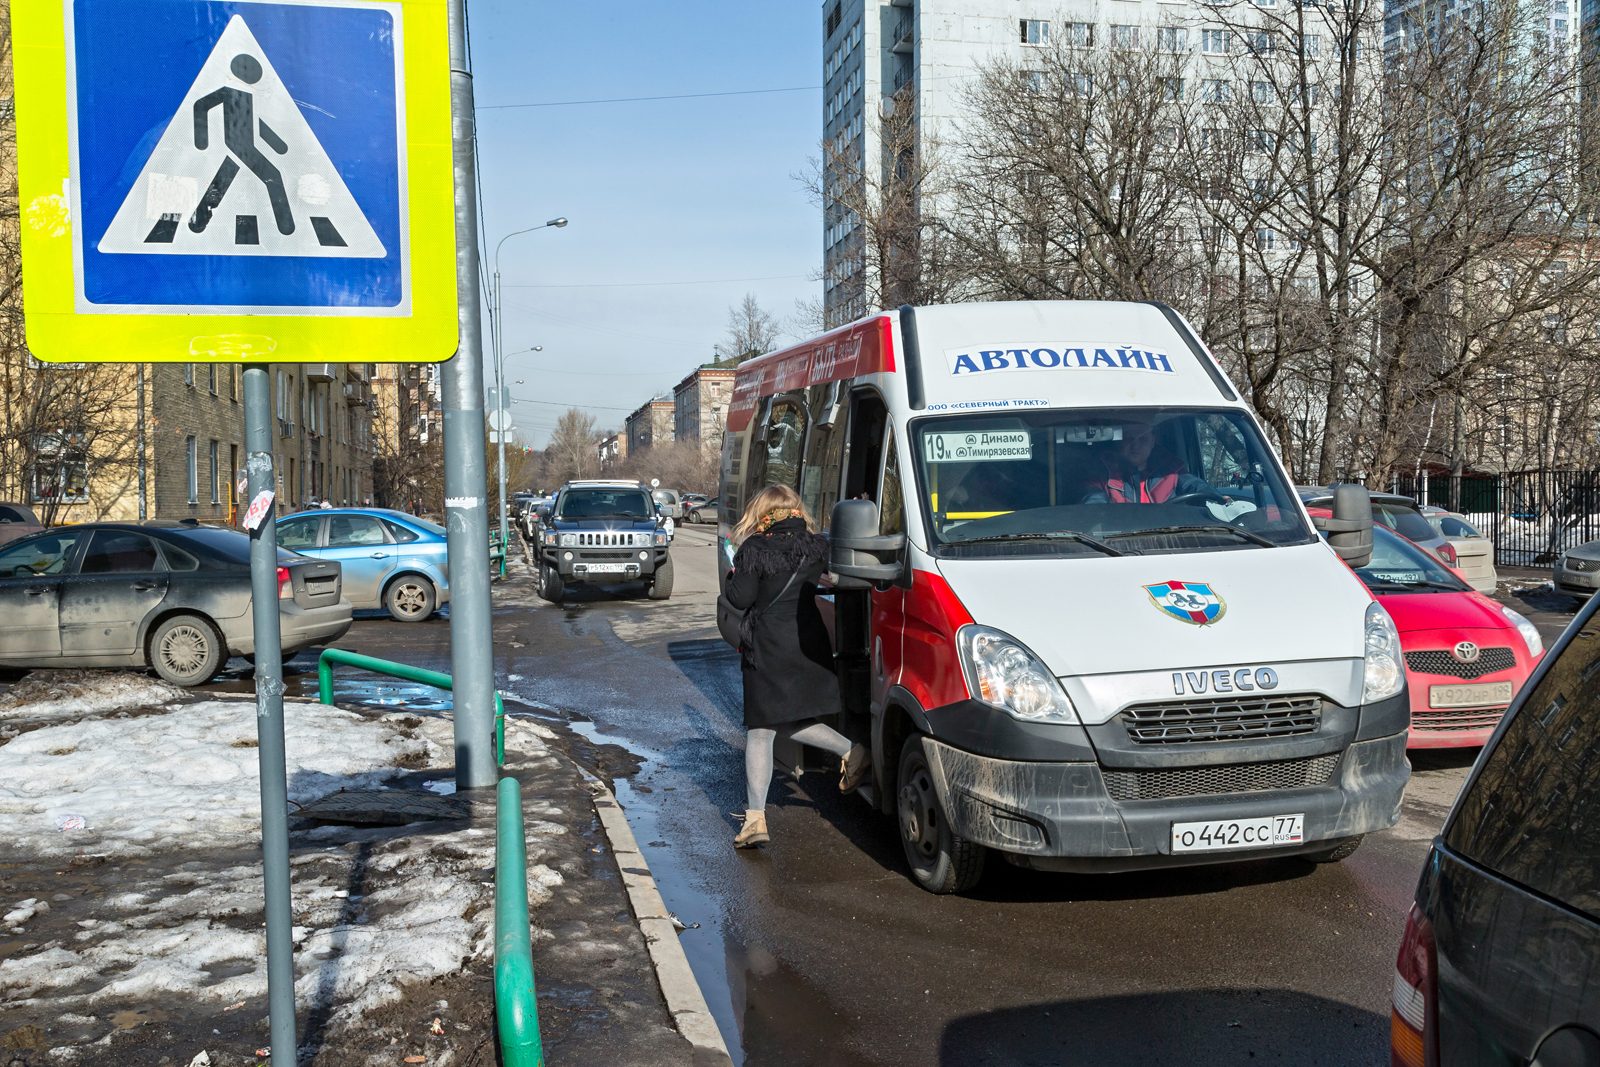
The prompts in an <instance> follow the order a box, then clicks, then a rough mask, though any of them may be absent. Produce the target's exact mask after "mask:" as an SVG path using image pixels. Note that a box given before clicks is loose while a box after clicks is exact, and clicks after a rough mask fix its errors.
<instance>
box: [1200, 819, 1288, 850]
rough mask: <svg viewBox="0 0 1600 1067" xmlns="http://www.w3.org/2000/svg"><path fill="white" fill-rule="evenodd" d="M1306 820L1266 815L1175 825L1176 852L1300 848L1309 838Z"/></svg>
mask: <svg viewBox="0 0 1600 1067" xmlns="http://www.w3.org/2000/svg"><path fill="white" fill-rule="evenodd" d="M1305 824H1306V817H1305V815H1304V814H1300V815H1264V816H1262V817H1261V818H1259V819H1223V820H1221V821H1219V822H1175V823H1173V824H1172V851H1173V852H1223V851H1232V850H1236V849H1243V848H1271V847H1273V846H1274V845H1298V844H1300V843H1301V842H1302V841H1304V840H1305V839H1306V835H1305Z"/></svg>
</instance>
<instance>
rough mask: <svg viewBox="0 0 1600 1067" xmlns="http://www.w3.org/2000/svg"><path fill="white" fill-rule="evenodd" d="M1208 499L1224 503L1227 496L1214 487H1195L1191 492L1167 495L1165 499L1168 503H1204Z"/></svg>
mask: <svg viewBox="0 0 1600 1067" xmlns="http://www.w3.org/2000/svg"><path fill="white" fill-rule="evenodd" d="M1210 501H1215V502H1216V503H1218V504H1226V503H1227V502H1228V498H1227V497H1225V496H1223V495H1222V494H1221V493H1219V492H1217V491H1216V490H1215V489H1196V490H1195V491H1194V492H1192V493H1184V494H1182V495H1181V496H1169V497H1167V499H1166V503H1168V504H1190V503H1193V504H1204V503H1207V502H1210Z"/></svg>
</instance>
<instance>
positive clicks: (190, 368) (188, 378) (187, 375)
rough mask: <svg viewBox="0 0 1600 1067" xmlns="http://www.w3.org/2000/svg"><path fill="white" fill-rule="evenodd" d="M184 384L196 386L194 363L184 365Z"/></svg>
mask: <svg viewBox="0 0 1600 1067" xmlns="http://www.w3.org/2000/svg"><path fill="white" fill-rule="evenodd" d="M183 384H184V385H193V384H194V364H193V363H185V364H184V365H183Z"/></svg>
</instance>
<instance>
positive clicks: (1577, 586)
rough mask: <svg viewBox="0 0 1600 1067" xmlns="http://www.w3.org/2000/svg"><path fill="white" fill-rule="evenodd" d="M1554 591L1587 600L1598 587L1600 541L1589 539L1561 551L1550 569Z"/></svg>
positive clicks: (1599, 579) (1599, 578) (1599, 582)
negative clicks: (1575, 546)
mask: <svg viewBox="0 0 1600 1067" xmlns="http://www.w3.org/2000/svg"><path fill="white" fill-rule="evenodd" d="M1550 584H1552V585H1554V586H1555V587H1556V592H1558V593H1566V594H1567V595H1568V596H1575V597H1577V598H1578V599H1579V600H1588V599H1589V598H1590V597H1592V596H1594V594H1595V590H1597V589H1600V541H1589V542H1587V543H1585V544H1581V545H1579V546H1578V547H1577V548H1569V549H1567V550H1566V551H1565V552H1563V553H1561V556H1560V558H1559V559H1557V560H1556V563H1555V567H1554V568H1553V569H1552V571H1551V575H1550Z"/></svg>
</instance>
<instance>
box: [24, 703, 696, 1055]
mask: <svg viewBox="0 0 1600 1067" xmlns="http://www.w3.org/2000/svg"><path fill="white" fill-rule="evenodd" d="M48 677H49V676H47V675H40V674H36V675H35V676H31V677H30V679H28V680H25V681H24V682H23V683H22V684H19V685H18V686H16V687H14V688H13V689H12V690H10V691H9V692H7V693H6V694H4V696H3V697H0V916H3V919H4V922H3V924H0V1015H3V1017H4V1019H5V1022H4V1024H3V1025H0V1065H3V1067H38V1065H42V1064H45V1063H50V1064H59V1063H85V1064H99V1063H106V1064H118V1065H119V1067H120V1065H124V1064H126V1065H134V1067H138V1065H144V1064H149V1065H151V1067H157V1065H162V1064H169V1065H176V1067H183V1065H185V1064H189V1063H191V1062H192V1061H193V1060H194V1059H195V1058H196V1057H197V1056H198V1054H199V1053H201V1052H202V1051H204V1052H205V1054H206V1055H205V1057H204V1058H203V1059H202V1060H201V1062H202V1063H205V1062H209V1063H210V1064H212V1065H214V1067H226V1065H229V1064H254V1063H260V1062H264V1059H263V1058H262V1057H258V1056H257V1055H256V1050H257V1049H259V1048H261V1047H262V1046H263V1043H264V1042H265V1040H266V1018H265V1014H266V1012H265V1003H266V982H265V963H264V932H263V931H262V929H261V926H262V911H261V879H260V852H259V842H258V838H257V836H256V828H257V827H258V826H259V793H258V787H257V777H256V773H257V772H256V752H255V748H254V715H253V711H254V707H253V702H251V701H248V700H238V699H232V700H208V699H204V698H203V695H202V697H201V698H200V699H197V698H196V694H193V693H189V692H184V691H181V690H172V689H171V688H170V687H166V686H164V685H162V684H161V683H159V682H156V681H154V680H153V679H149V678H144V677H142V676H138V675H131V674H112V673H107V672H89V673H87V674H82V675H77V676H76V677H72V676H60V675H58V676H56V677H57V678H58V679H60V678H62V677H65V678H66V681H65V684H63V683H62V682H60V681H59V680H58V681H57V682H54V683H50V682H48V681H41V678H44V679H48ZM286 720H287V734H288V751H289V753H290V766H289V777H290V797H291V800H293V801H294V802H295V803H297V804H301V805H306V804H310V803H312V802H313V801H314V800H316V799H317V798H319V797H325V796H327V795H330V794H337V793H339V792H340V791H341V790H345V791H350V792H355V791H358V790H369V791H373V792H374V793H375V794H378V795H381V794H382V793H383V792H390V791H392V792H396V793H398V792H400V791H406V792H408V793H410V795H413V796H416V795H421V796H423V797H428V796H432V795H434V794H436V793H438V792H441V791H445V790H448V788H449V784H446V783H449V781H450V773H451V772H450V770H449V763H450V761H451V759H452V752H453V749H452V745H451V724H450V721H449V719H448V717H447V715H445V714H440V713H437V712H431V711H429V712H421V711H416V712H412V713H407V712H406V711H405V710H402V709H395V710H392V711H377V710H374V709H369V708H360V707H349V708H333V707H326V706H323V705H320V704H315V703H309V702H303V701H301V702H293V703H290V704H289V705H288V706H287V708H286ZM566 747H567V745H566V742H565V741H564V740H563V739H562V738H561V737H559V736H558V735H557V734H556V733H555V732H554V731H552V730H550V729H549V728H547V727H545V726H543V725H540V724H538V723H534V722H530V721H526V720H520V721H515V720H514V721H510V722H508V725H507V748H508V750H509V757H510V758H509V760H508V765H507V768H506V770H507V773H510V774H514V775H515V776H516V777H517V778H518V779H519V780H520V781H521V782H522V786H523V796H524V805H525V812H524V815H525V820H526V829H527V837H528V862H529V897H530V906H531V913H532V922H533V926H534V931H533V936H534V964H535V971H536V974H537V981H538V986H539V993H540V998H539V1011H540V1021H541V1030H542V1032H543V1034H544V1042H545V1050H546V1054H547V1057H548V1058H549V1059H550V1061H551V1062H554V1063H559V1064H563V1065H566V1064H579V1065H587V1064H595V1065H597V1067H598V1065H603V1067H615V1065H616V1064H618V1063H629V1064H633V1063H640V1064H679V1063H683V1064H687V1063H690V1062H691V1061H692V1057H691V1055H690V1048H689V1045H688V1043H687V1042H686V1041H685V1040H684V1039H683V1038H682V1037H680V1036H679V1035H678V1034H677V1033H676V1031H674V1030H673V1029H672V1026H671V1022H670V1019H669V1017H668V1016H667V1014H666V1011H665V1009H664V1007H663V1005H662V1002H661V999H660V993H659V990H658V988H657V986H656V981H655V975H654V971H653V969H652V967H651V963H650V959H649V956H648V953H647V951H646V946H645V942H644V938H643V937H642V936H641V935H640V933H639V929H638V927H637V925H636V924H635V923H634V921H633V917H632V915H631V913H630V911H629V907H628V902H627V897H626V895H625V893H624V891H623V887H622V884H621V875H620V872H619V871H618V869H617V865H616V862H615V860H614V858H613V857H612V856H611V854H610V849H609V847H608V846H607V845H606V843H605V841H606V838H605V836H604V834H603V832H602V831H601V830H600V827H599V823H598V821H597V820H596V818H595V811H594V807H593V804H592V800H591V794H590V789H589V786H588V785H587V783H586V782H585V780H584V777H583V774H582V773H581V772H580V771H579V769H578V768H577V766H576V765H575V764H574V763H573V762H572V761H571V759H570V758H568V757H566V756H564V755H562V754H561V752H562V750H563V749H565V748H566ZM427 782H433V783H436V784H435V787H434V789H433V790H430V791H424V783H427ZM440 799H443V798H440ZM453 799H455V800H458V801H466V800H468V798H466V797H460V798H453ZM485 799H487V800H488V802H487V803H471V804H464V805H462V807H464V808H467V809H469V810H468V811H459V810H458V811H456V812H454V813H453V814H454V815H455V816H456V817H454V818H449V819H446V820H443V821H427V822H417V823H411V824H408V825H404V826H382V825H370V824H368V825H361V826H352V825H337V824H322V825H315V824H312V825H307V824H305V823H304V822H298V823H297V824H296V825H298V826H300V828H299V829H296V830H295V831H294V833H293V834H292V836H291V849H292V862H293V864H294V901H293V907H294V922H295V924H296V926H295V940H296V961H295V962H296V993H297V1003H298V1008H299V1013H298V1014H299V1018H298V1020H297V1027H298V1033H299V1035H300V1040H301V1062H302V1063H307V1064H315V1065H340V1067H342V1065H351V1067H355V1065H367V1064H387V1063H395V1064H400V1063H425V1064H434V1065H453V1067H469V1065H488V1064H493V1063H494V1062H495V1041H494V1035H493V1022H492V1010H493V937H492V919H493V906H492V905H493V875H494V871H493V864H494V811H493V801H492V799H490V798H485ZM74 817H76V819H81V820H82V821H83V824H82V827H81V828H80V826H79V823H78V822H77V821H76V819H74ZM436 1021H437V1022H436ZM415 1057H421V1059H420V1060H419V1059H416V1058H415Z"/></svg>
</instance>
